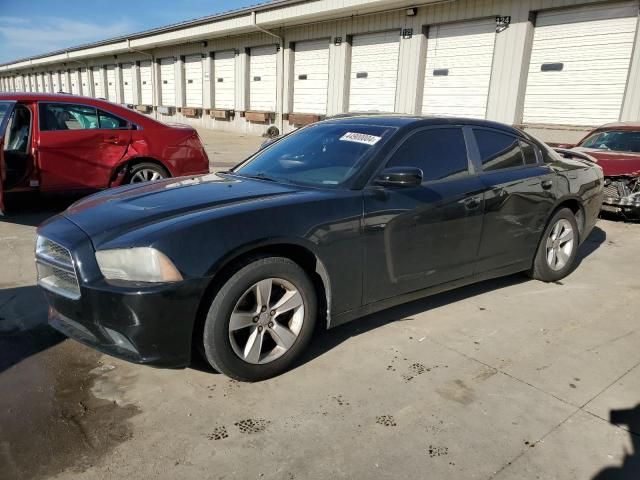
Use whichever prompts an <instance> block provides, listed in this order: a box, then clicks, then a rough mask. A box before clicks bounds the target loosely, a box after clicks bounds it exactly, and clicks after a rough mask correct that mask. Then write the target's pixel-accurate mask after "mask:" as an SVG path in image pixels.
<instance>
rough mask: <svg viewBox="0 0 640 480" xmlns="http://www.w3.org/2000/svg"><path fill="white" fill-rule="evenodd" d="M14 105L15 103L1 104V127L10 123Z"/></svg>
mask: <svg viewBox="0 0 640 480" xmlns="http://www.w3.org/2000/svg"><path fill="white" fill-rule="evenodd" d="M13 105H14V103H13V102H0V125H3V124H4V123H5V122H6V121H8V119H9V115H10V114H11V110H12V109H13Z"/></svg>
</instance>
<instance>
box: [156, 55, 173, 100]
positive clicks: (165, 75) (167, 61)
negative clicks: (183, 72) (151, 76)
mask: <svg viewBox="0 0 640 480" xmlns="http://www.w3.org/2000/svg"><path fill="white" fill-rule="evenodd" d="M174 63H175V62H174V60H173V58H163V59H162V60H160V82H161V87H160V88H161V90H160V91H161V93H162V97H161V100H162V105H164V106H166V107H172V106H175V104H176V71H175V66H174Z"/></svg>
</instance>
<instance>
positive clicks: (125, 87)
mask: <svg viewBox="0 0 640 480" xmlns="http://www.w3.org/2000/svg"><path fill="white" fill-rule="evenodd" d="M120 68H121V71H122V93H123V94H124V98H123V101H124V103H126V104H127V105H132V104H133V65H132V64H130V63H123V64H122V66H121V67H120Z"/></svg>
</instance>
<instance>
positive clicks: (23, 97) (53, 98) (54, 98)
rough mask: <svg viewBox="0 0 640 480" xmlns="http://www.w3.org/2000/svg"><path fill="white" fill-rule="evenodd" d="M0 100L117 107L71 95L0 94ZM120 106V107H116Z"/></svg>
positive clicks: (91, 98)
mask: <svg viewBox="0 0 640 480" xmlns="http://www.w3.org/2000/svg"><path fill="white" fill-rule="evenodd" d="M0 100H16V101H19V102H26V101H32V102H33V101H38V100H44V101H50V102H60V101H69V102H73V103H97V104H99V103H108V104H112V105H117V104H115V103H111V102H109V101H108V100H106V99H101V98H93V97H84V96H81V95H72V94H70V93H32V92H18V93H0ZM117 106H120V105H117Z"/></svg>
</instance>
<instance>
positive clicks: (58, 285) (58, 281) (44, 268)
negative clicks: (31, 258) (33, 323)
mask: <svg viewBox="0 0 640 480" xmlns="http://www.w3.org/2000/svg"><path fill="white" fill-rule="evenodd" d="M36 267H37V269H38V285H40V286H41V287H42V288H44V289H46V290H49V291H51V292H53V293H57V294H58V295H61V296H63V297H67V298H70V299H72V300H77V299H79V298H80V285H79V284H78V276H77V275H76V269H75V266H74V263H73V258H72V257H71V252H69V250H68V249H66V248H65V247H63V246H62V245H59V244H58V243H56V242H53V241H51V240H49V239H48V238H45V237H42V236H39V237H38V240H37V242H36Z"/></svg>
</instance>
